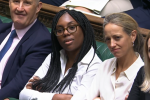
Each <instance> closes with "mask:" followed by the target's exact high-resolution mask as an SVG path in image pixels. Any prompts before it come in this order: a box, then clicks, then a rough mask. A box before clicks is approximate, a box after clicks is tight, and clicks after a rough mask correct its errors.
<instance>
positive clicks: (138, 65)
mask: <svg viewBox="0 0 150 100" xmlns="http://www.w3.org/2000/svg"><path fill="white" fill-rule="evenodd" d="M135 54H136V55H137V56H138V58H137V59H136V61H135V62H134V63H133V64H132V65H131V66H130V67H129V68H128V69H127V70H125V71H124V73H125V75H126V76H127V78H128V80H129V81H130V80H131V79H132V77H134V76H135V74H136V73H137V72H138V71H139V69H140V68H141V67H142V66H144V62H143V60H142V58H141V56H140V54H139V53H138V52H135ZM135 67H136V68H135Z"/></svg>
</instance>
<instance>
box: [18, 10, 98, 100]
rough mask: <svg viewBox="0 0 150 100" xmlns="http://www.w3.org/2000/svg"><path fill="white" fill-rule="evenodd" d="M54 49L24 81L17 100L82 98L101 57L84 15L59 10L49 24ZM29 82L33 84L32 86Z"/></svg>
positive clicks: (74, 99) (73, 99)
mask: <svg viewBox="0 0 150 100" xmlns="http://www.w3.org/2000/svg"><path fill="white" fill-rule="evenodd" d="M51 36H52V43H53V45H52V46H53V47H52V48H53V49H52V50H53V52H52V53H51V54H49V55H48V57H47V58H46V59H45V61H44V62H43V64H42V66H41V67H40V68H39V69H38V70H37V72H36V73H35V74H34V76H38V77H39V78H38V77H33V79H31V80H30V82H32V81H33V80H35V81H34V82H33V83H30V82H29V83H27V85H26V87H25V88H24V89H23V90H22V91H21V93H20V98H19V100H31V99H38V100H57V99H59V100H70V99H71V100H83V98H84V97H85V92H86V91H87V89H88V88H89V86H90V85H91V82H92V80H93V77H94V76H95V74H96V71H97V69H98V67H100V63H101V60H100V59H99V58H98V56H97V55H96V53H95V52H96V43H95V39H94V33H93V29H92V27H91V25H90V22H89V21H88V19H87V18H86V17H85V15H84V14H82V13H80V12H77V11H74V10H62V11H60V12H59V13H58V14H57V15H56V16H55V17H54V20H53V23H52V33H51ZM31 85H32V86H31Z"/></svg>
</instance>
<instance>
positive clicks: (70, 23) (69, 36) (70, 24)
mask: <svg viewBox="0 0 150 100" xmlns="http://www.w3.org/2000/svg"><path fill="white" fill-rule="evenodd" d="M77 25H78V26H77ZM66 28H68V31H70V33H69V32H68V31H67V29H66ZM56 30H57V33H58V34H59V33H61V32H63V34H62V35H60V36H57V39H58V42H59V44H60V45H61V46H62V48H63V49H65V50H66V51H80V49H81V46H82V43H83V40H84V34H83V31H82V29H81V27H80V26H79V24H78V23H77V22H76V21H75V20H74V19H73V18H72V17H71V16H70V15H69V14H68V13H65V14H63V15H62V16H61V17H60V18H59V20H58V23H57V25H56ZM63 30H64V31H63ZM73 31H74V32H73Z"/></svg>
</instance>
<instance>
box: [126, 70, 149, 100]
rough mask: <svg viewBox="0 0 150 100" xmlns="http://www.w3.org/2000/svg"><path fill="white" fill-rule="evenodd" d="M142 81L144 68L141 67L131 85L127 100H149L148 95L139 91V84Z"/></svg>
mask: <svg viewBox="0 0 150 100" xmlns="http://www.w3.org/2000/svg"><path fill="white" fill-rule="evenodd" d="M143 81H144V67H142V68H141V69H140V70H139V72H138V74H137V76H136V78H135V80H134V83H133V86H132V88H131V91H130V93H129V97H128V100H150V93H144V92H143V91H141V88H140V86H141V84H142V83H143Z"/></svg>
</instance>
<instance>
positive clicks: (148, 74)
mask: <svg viewBox="0 0 150 100" xmlns="http://www.w3.org/2000/svg"><path fill="white" fill-rule="evenodd" d="M149 39H150V32H149V34H148V35H147V37H146V40H145V44H144V52H143V54H144V63H145V65H144V71H145V74H144V82H143V83H142V85H141V86H140V87H141V91H143V92H148V91H149V92H150V58H149V56H148V40H149Z"/></svg>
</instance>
